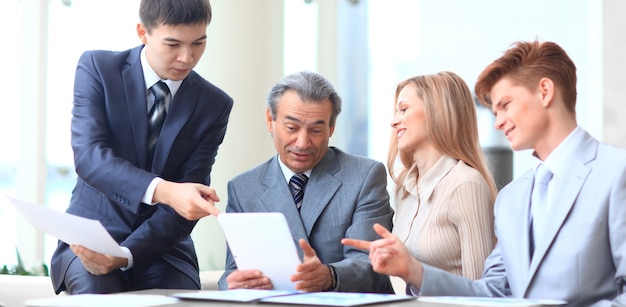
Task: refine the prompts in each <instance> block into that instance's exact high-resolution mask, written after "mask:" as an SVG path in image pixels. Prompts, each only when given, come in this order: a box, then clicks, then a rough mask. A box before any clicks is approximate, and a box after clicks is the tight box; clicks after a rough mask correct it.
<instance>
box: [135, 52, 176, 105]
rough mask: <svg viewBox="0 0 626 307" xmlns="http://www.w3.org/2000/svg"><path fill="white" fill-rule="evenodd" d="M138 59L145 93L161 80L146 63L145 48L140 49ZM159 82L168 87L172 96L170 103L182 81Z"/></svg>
mask: <svg viewBox="0 0 626 307" xmlns="http://www.w3.org/2000/svg"><path fill="white" fill-rule="evenodd" d="M139 58H140V60H141V69H142V70H143V79H144V81H145V82H146V93H147V92H148V89H149V88H150V87H151V86H152V85H154V84H155V83H157V82H158V81H159V80H161V78H160V77H159V75H157V73H156V72H155V71H154V69H152V66H150V63H148V59H147V58H146V48H145V47H144V48H142V49H141V54H140V56H139ZM161 81H163V82H165V84H167V87H169V89H170V93H171V94H172V101H173V100H174V96H175V95H176V92H178V89H179V88H180V85H181V84H182V83H183V80H180V81H173V80H169V79H167V80H161Z"/></svg>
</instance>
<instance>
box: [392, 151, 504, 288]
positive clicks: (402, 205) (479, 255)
mask: <svg viewBox="0 0 626 307" xmlns="http://www.w3.org/2000/svg"><path fill="white" fill-rule="evenodd" d="M416 181H417V167H416V166H413V167H412V168H411V169H410V170H409V174H408V176H407V177H406V179H405V182H404V188H405V189H406V190H407V191H408V192H409V195H408V196H407V197H406V198H404V199H400V196H399V195H396V211H395V216H394V226H393V231H392V232H393V233H394V234H395V235H396V236H398V237H399V238H400V240H402V241H403V242H404V244H405V245H406V246H407V247H408V248H409V251H410V252H411V254H412V255H413V257H415V258H417V259H418V260H420V261H422V262H424V263H426V264H429V265H431V266H434V267H438V268H441V269H443V270H445V271H448V272H450V273H453V274H457V275H462V276H465V277H467V278H470V279H478V278H480V277H481V275H482V271H483V266H484V261H485V259H486V258H487V256H488V255H489V254H490V253H491V250H492V249H493V247H494V246H495V243H496V238H495V235H494V230H493V219H494V216H493V203H494V202H493V200H492V198H491V192H490V190H489V186H488V185H487V183H486V182H485V179H484V178H483V177H482V176H481V175H480V173H479V172H478V171H477V170H476V169H474V168H472V167H470V166H468V165H467V164H465V162H463V161H458V160H456V159H453V158H450V157H448V156H445V155H444V156H442V157H441V158H440V159H439V160H438V161H437V162H436V163H435V164H434V165H433V166H432V168H431V169H430V170H428V172H426V174H425V175H424V176H423V178H422V180H421V181H420V183H419V185H418V184H417V182H416ZM400 192H402V191H400ZM400 195H401V193H400Z"/></svg>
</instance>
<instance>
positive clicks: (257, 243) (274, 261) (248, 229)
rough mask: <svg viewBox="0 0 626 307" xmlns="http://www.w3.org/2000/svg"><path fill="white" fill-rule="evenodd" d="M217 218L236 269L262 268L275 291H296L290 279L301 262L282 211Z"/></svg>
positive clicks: (235, 214)
mask: <svg viewBox="0 0 626 307" xmlns="http://www.w3.org/2000/svg"><path fill="white" fill-rule="evenodd" d="M217 221H218V223H219V224H220V226H221V228H222V231H223V232H224V236H225V237H226V242H227V243H228V247H229V248H230V252H231V254H232V255H233V258H234V259H235V263H237V268H239V269H240V270H252V269H256V270H260V271H261V272H263V275H265V276H267V277H268V278H269V279H270V280H271V281H272V284H273V285H274V290H285V291H296V290H295V288H294V286H295V283H294V282H291V281H290V280H289V279H290V277H291V275H293V274H295V273H296V266H298V264H300V263H301V261H300V257H299V256H298V251H297V249H296V245H295V244H296V243H295V241H294V239H293V237H292V236H291V231H290V230H289V225H287V220H286V219H285V216H284V215H283V214H282V213H280V212H250V213H247V212H246V213H221V214H219V215H218V216H217Z"/></svg>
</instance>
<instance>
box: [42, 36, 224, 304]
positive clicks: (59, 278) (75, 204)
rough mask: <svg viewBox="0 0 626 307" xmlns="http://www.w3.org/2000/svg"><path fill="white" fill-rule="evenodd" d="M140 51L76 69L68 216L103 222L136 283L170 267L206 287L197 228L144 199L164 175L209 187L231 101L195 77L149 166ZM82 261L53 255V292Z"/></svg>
mask: <svg viewBox="0 0 626 307" xmlns="http://www.w3.org/2000/svg"><path fill="white" fill-rule="evenodd" d="M142 48H143V46H139V47H136V48H133V49H130V50H126V51H121V52H112V51H87V52H85V53H84V54H83V55H82V56H81V58H80V60H79V62H78V66H77V69H76V78H75V84H74V106H73V109H72V115H73V116H72V124H71V130H72V148H73V150H74V162H75V168H76V173H77V175H78V179H77V182H76V186H75V188H74V190H73V192H72V198H71V201H70V205H69V208H68V209H67V212H69V213H72V214H75V215H79V216H83V217H86V218H91V219H96V220H99V221H100V222H102V224H103V225H104V227H105V228H106V229H107V230H108V231H109V233H110V234H111V235H112V236H113V238H114V239H115V240H116V241H117V242H119V243H120V245H122V246H126V247H128V248H129V249H130V251H131V252H132V254H133V259H134V267H133V268H132V269H131V270H129V272H127V274H128V276H129V278H131V279H132V278H141V273H142V272H143V271H144V270H145V269H146V268H148V267H149V266H150V265H151V264H152V263H154V262H155V261H166V262H167V263H169V264H171V265H172V266H174V267H175V268H177V269H178V270H180V271H181V272H183V273H184V274H186V275H188V276H189V277H190V278H191V279H192V280H194V281H196V282H197V284H198V287H200V280H199V276H198V261H197V258H196V253H195V249H194V246H193V242H192V240H191V237H190V233H191V231H192V229H193V227H194V226H195V222H193V221H188V220H186V219H185V218H183V217H181V216H179V215H178V214H177V213H176V212H175V211H174V210H173V209H172V208H171V207H169V206H166V205H160V204H158V205H155V206H148V205H146V204H142V203H141V200H142V197H143V195H144V193H145V191H146V188H147V187H148V185H149V183H150V182H151V181H152V180H153V179H154V178H155V177H156V176H159V177H161V178H163V179H165V180H170V181H175V182H196V183H203V184H207V185H209V184H210V172H211V167H212V165H213V163H214V162H215V156H216V154H217V150H218V147H219V145H220V144H221V143H222V140H223V138H224V134H225V133H226V126H227V123H228V118H229V114H230V111H231V109H232V104H233V102H232V99H231V98H230V97H229V96H228V95H227V94H226V93H224V92H223V91H222V90H220V89H219V88H217V87H215V86H214V85H213V84H211V83H209V82H208V81H206V80H205V79H203V78H202V77H200V76H199V75H198V74H197V73H195V72H191V73H190V74H189V76H188V77H187V78H185V79H184V81H183V82H182V84H181V86H180V88H179V90H178V91H177V93H176V95H175V96H174V97H173V100H172V102H171V104H170V107H169V109H168V112H167V116H166V119H165V122H164V124H163V128H162V130H161V134H160V136H159V140H158V142H157V145H156V150H155V155H154V161H153V163H152V165H147V163H148V162H147V161H148V157H147V138H148V112H147V105H146V102H147V99H148V98H147V91H146V86H145V81H144V76H143V71H142V67H141V61H140V52H141V49H142ZM75 257H76V256H75V255H74V253H73V252H72V251H71V250H70V249H69V247H68V246H67V245H66V244H64V243H63V242H59V246H58V248H57V250H56V252H55V254H54V256H53V257H52V264H51V277H52V282H53V285H54V289H55V291H57V293H58V292H60V291H63V290H64V278H65V275H66V271H67V268H68V266H69V264H70V262H71V261H72V260H73V259H74V258H75Z"/></svg>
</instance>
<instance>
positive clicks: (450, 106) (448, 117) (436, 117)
mask: <svg viewBox="0 0 626 307" xmlns="http://www.w3.org/2000/svg"><path fill="white" fill-rule="evenodd" d="M409 84H413V85H414V86H415V87H416V88H417V93H416V94H417V96H418V97H419V98H420V99H422V101H423V102H424V113H425V114H426V133H427V135H428V136H429V138H430V140H431V142H432V144H433V146H434V147H435V149H437V150H438V151H439V152H441V153H442V154H444V155H447V156H450V157H452V158H454V159H457V160H461V161H463V162H465V164H467V165H469V166H471V167H473V168H474V169H476V170H477V171H478V172H479V173H480V174H481V175H482V176H483V178H484V179H485V181H486V182H487V184H488V186H489V189H490V190H491V193H492V195H493V198H494V199H495V197H496V194H497V189H496V184H495V182H494V180H493V175H492V174H491V172H490V171H489V168H488V167H487V163H486V161H485V156H484V155H483V152H482V150H481V148H480V142H479V139H478V124H477V119H476V108H475V106H474V99H473V97H472V94H471V92H470V90H469V87H468V86H467V84H466V83H465V81H463V79H461V77H459V76H458V75H456V74H455V73H452V72H447V71H443V72H439V73H437V74H433V75H423V76H416V77H412V78H409V79H407V80H404V81H402V82H400V83H399V84H398V87H397V88H396V94H395V98H394V104H393V105H394V110H395V106H396V104H397V102H398V96H399V95H400V91H402V89H403V88H404V87H405V86H407V85H409ZM390 140H391V141H390V144H389V155H388V156H387V157H388V158H387V159H388V160H387V166H388V168H389V175H391V179H392V180H393V181H394V182H395V183H396V194H398V193H399V192H400V189H401V188H402V186H403V185H402V184H403V183H404V180H405V178H406V176H407V173H408V171H409V169H410V168H411V166H413V164H415V161H414V156H413V153H412V152H399V151H398V139H397V137H396V135H395V134H393V133H392V136H391V138H390ZM398 158H399V160H400V162H402V165H403V166H404V167H403V168H402V169H401V170H400V172H399V174H398V175H396V173H395V171H394V164H395V162H396V160H397V159H398ZM406 196H407V192H406V191H405V192H404V193H403V194H402V195H401V197H402V198H404V197H406Z"/></svg>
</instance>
